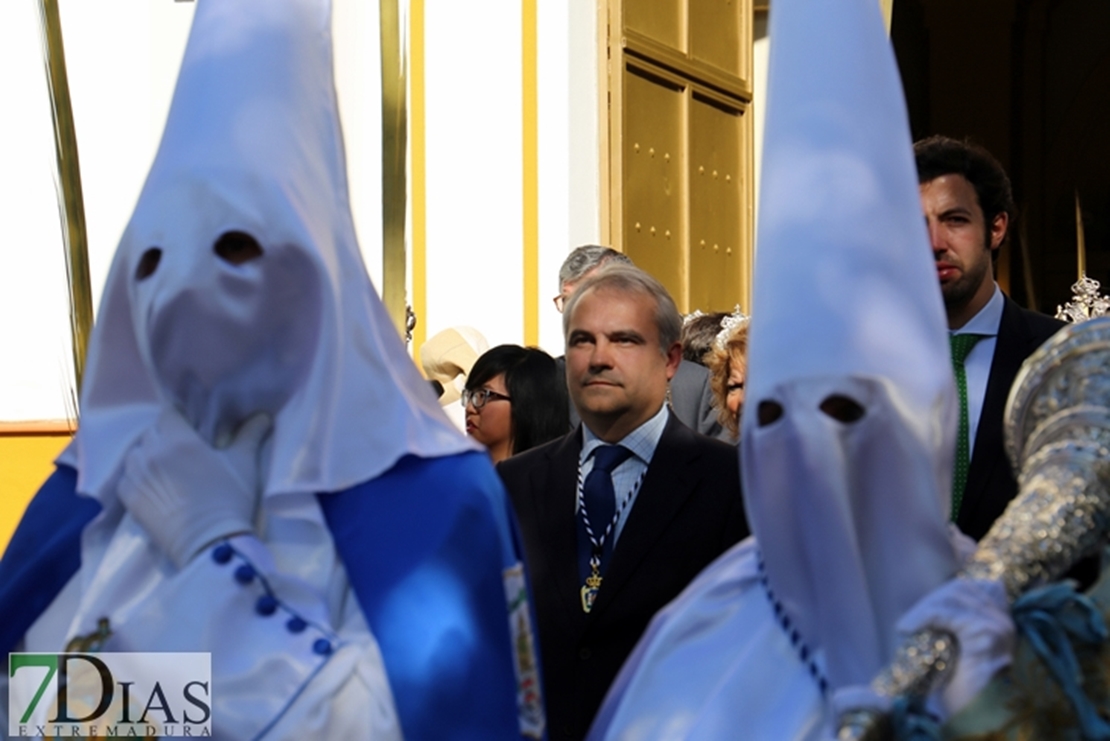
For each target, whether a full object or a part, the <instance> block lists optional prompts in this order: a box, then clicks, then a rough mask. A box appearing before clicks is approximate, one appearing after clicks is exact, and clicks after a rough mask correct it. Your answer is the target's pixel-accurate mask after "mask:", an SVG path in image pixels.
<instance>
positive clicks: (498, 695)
mask: <svg viewBox="0 0 1110 741" xmlns="http://www.w3.org/2000/svg"><path fill="white" fill-rule="evenodd" d="M319 500H320V504H321V506H322V507H323V510H324V516H325V517H326V519H327V522H328V526H329V527H330V528H331V531H332V536H333V537H334V539H335V545H336V548H337V549H338V551H339V554H340V556H341V557H342V559H343V563H344V565H345V566H346V568H347V574H348V577H349V578H350V581H351V586H352V587H353V588H354V590H355V593H356V594H357V595H358V600H359V604H360V605H361V606H362V611H363V614H364V615H365V616H366V620H367V622H368V623H369V624H370V629H371V631H373V633H374V636H375V637H376V638H377V640H378V645H379V646H380V647H381V650H382V657H383V658H384V659H385V666H386V671H387V673H388V675H389V683H390V685H391V687H392V688H393V699H394V702H395V703H396V706H397V712H398V714H399V715H400V718H401V730H402V731H403V732H404V734H405V738H406V739H408V741H413V739H475V741H477V740H478V739H483V740H484V739H509V738H512V739H519V738H520V726H519V723H518V717H519V713H518V709H517V706H516V696H517V683H516V678H515V673H514V669H513V656H512V642H511V641H510V636H509V617H508V608H507V603H506V595H505V586H504V583H503V581H502V572H503V570H505V569H509V568H512V567H513V566H514V565H515V564H518V563H520V561H521V558H520V556H519V555H518V554H519V551H518V550H517V549H516V545H515V541H514V536H513V528H514V527H515V525H514V523H513V519H512V516H511V514H510V511H509V508H508V507H509V505H508V499H507V497H506V495H505V494H504V489H503V487H502V484H501V481H500V479H498V478H497V475H496V473H495V472H494V470H493V467H492V466H491V465H490V462H489V458H488V456H487V455H486V454H485V453H482V452H473V453H464V454H461V455H455V456H449V457H446V458H433V459H420V458H416V457H413V456H407V457H405V458H402V459H401V460H400V461H399V462H398V463H397V464H396V465H395V466H394V467H393V468H392V469H391V470H389V471H387V472H386V473H385V474H383V475H382V476H379V477H378V478H376V479H373V480H371V481H367V482H365V483H363V484H359V485H358V486H355V487H353V488H351V489H348V490H346V491H343V492H339V493H337V494H325V495H321V496H320V497H319ZM532 625H535V622H534V620H533V622H532Z"/></svg>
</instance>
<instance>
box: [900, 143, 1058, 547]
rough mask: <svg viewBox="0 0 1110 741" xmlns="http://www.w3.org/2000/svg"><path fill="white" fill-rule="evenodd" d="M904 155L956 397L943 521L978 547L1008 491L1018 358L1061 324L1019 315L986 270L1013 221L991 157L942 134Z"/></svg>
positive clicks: (1004, 182) (1006, 186)
mask: <svg viewBox="0 0 1110 741" xmlns="http://www.w3.org/2000/svg"><path fill="white" fill-rule="evenodd" d="M914 154H915V157H916V160H917V173H918V182H919V183H920V186H921V203H922V208H923V210H924V212H925V222H926V224H927V226H928V229H929V239H930V242H931V244H932V248H933V255H934V258H935V260H936V266H937V277H938V279H939V280H940V285H941V292H942V293H943V296H944V306H945V310H946V312H947V314H948V329H949V333H950V335H951V337H950V339H951V340H952V348H953V369H954V372H955V374H956V385H957V390H958V391H959V392H960V395H961V397H962V398H961V405H962V408H961V422H960V436H961V438H962V440H961V442H959V443H957V445H958V447H957V455H956V467H955V468H956V475H955V479H954V481H953V492H952V497H953V502H952V519H953V521H954V522H956V524H957V525H958V526H959V528H960V529H961V530H962V531H963V532H964V533H966V534H967V535H969V536H971V537H972V538H975V539H976V540H978V539H979V538H982V537H983V536H984V535H985V534H986V533H987V531H988V530H989V529H990V527H991V525H992V524H993V523H994V521H995V519H997V518H998V516H999V515H1000V514H1002V511H1003V510H1004V509H1005V508H1006V505H1007V504H1008V503H1009V502H1010V500H1011V499H1013V498H1014V496H1015V495H1016V494H1017V482H1016V480H1015V478H1014V472H1013V471H1012V470H1011V467H1010V462H1009V460H1008V459H1007V458H1006V454H1005V451H1004V450H1003V446H1002V415H1003V409H1004V407H1005V405H1006V398H1007V396H1008V395H1009V393H1010V386H1011V384H1012V383H1013V381H1014V377H1015V376H1016V375H1017V372H1018V369H1019V368H1020V367H1021V364H1022V362H1023V361H1024V360H1025V358H1027V357H1028V356H1029V355H1030V354H1031V353H1032V352H1033V351H1034V350H1036V349H1037V347H1039V346H1040V345H1041V343H1042V342H1044V341H1045V340H1046V339H1048V338H1049V337H1051V336H1052V335H1053V334H1054V333H1055V332H1056V330H1058V329H1059V328H1060V327H1062V326H1063V322H1060V321H1057V320H1056V319H1052V318H1050V317H1048V316H1045V315H1043V314H1038V313H1037V312H1034V311H1028V310H1026V309H1023V308H1021V307H1020V306H1018V305H1017V303H1015V302H1014V301H1012V300H1011V299H1010V298H1009V297H1007V296H1006V295H1005V294H1003V293H1002V291H1001V290H1000V289H999V288H998V285H997V284H996V283H995V282H994V273H993V269H992V264H993V261H994V260H995V259H996V258H997V255H998V249H999V247H1000V246H1001V245H1002V243H1003V242H1004V241H1005V239H1006V233H1007V231H1008V229H1009V226H1010V223H1011V221H1012V220H1013V214H1014V202H1013V196H1012V195H1011V190H1010V180H1009V178H1008V177H1007V176H1006V173H1005V171H1004V170H1003V169H1002V166H1001V165H999V164H998V162H997V160H995V159H994V157H992V156H991V154H990V153H989V152H987V151H986V150H985V149H983V148H982V147H979V146H977V145H975V144H971V143H969V142H961V141H956V140H954V139H949V138H947V137H942V136H934V137H930V138H928V139H924V140H922V141H919V142H917V143H916V144H915V145H914ZM961 335H963V336H964V337H962V338H961V337H960V336H961ZM960 356H963V360H962V362H961V361H960ZM961 365H962V368H961V367H960V366H961ZM961 375H962V376H963V378H961ZM960 445H966V448H965V450H964V452H961V450H960V448H959V446H960ZM962 456H966V457H963V458H962Z"/></svg>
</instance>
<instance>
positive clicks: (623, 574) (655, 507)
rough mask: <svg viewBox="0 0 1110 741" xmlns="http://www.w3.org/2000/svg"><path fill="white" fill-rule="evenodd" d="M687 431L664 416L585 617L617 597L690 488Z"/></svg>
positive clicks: (693, 454)
mask: <svg viewBox="0 0 1110 741" xmlns="http://www.w3.org/2000/svg"><path fill="white" fill-rule="evenodd" d="M693 435H694V433H693V432H691V431H690V429H689V428H687V427H686V426H685V425H683V424H682V423H681V422H680V421H678V418H677V417H675V415H674V414H673V413H672V414H670V415H669V417H668V419H667V426H666V428H665V429H664V430H663V435H662V437H660V438H659V444H658V445H657V446H656V448H655V453H654V454H653V455H652V458H651V465H650V466H648V471H647V475H646V476H645V477H644V483H643V484H642V485H641V488H640V493H639V494H637V496H636V503H635V504H634V505H633V506H632V511H631V512H629V514H628V521H627V522H625V525H624V529H623V530H622V531H621V536H620V539H619V540H617V543H616V548H615V549H614V551H613V560H612V561H611V562H610V564H609V568H608V569H606V571H605V575H604V580H603V581H602V585H601V590H600V591H599V592H598V595H597V602H596V603H594V608H593V610H592V611H591V613H590V618H591V619H593V618H595V617H596V616H597V614H598V613H601V612H604V611H605V609H606V607H607V606H608V605H609V604H610V603H611V602H613V601H614V600H616V599H619V598H620V593H621V590H622V589H623V588H624V587H625V586H627V585H628V583H629V582H630V581H631V579H632V577H633V575H635V573H636V571H637V569H638V568H639V566H640V563H641V562H642V561H643V560H644V557H645V556H646V555H647V554H648V553H649V552H650V551H651V549H652V548H653V547H654V545H655V543H656V542H657V541H658V540H659V538H660V537H661V536H662V535H663V533H664V532H666V530H667V528H669V527H670V526H671V524H672V522H673V520H674V517H675V515H676V514H677V513H678V511H679V509H681V508H682V505H683V504H685V502H686V499H687V498H688V497H689V496H690V492H691V491H693V488H694V481H695V478H696V477H693V476H687V475H685V474H686V473H687V470H688V467H689V466H690V463H691V462H692V461H693V460H694V459H695V458H696V457H697V450H696V448H695V447H694V446H692V445H691V444H690V443H691V442H692V441H693Z"/></svg>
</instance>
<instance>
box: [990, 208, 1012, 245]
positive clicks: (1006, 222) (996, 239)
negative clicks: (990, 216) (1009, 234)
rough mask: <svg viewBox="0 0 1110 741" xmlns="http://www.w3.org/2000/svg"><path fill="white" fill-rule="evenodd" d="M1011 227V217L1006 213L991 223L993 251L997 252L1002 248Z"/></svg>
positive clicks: (996, 217)
mask: <svg viewBox="0 0 1110 741" xmlns="http://www.w3.org/2000/svg"><path fill="white" fill-rule="evenodd" d="M1009 226H1010V215H1009V214H1007V213H1006V212H1005V211H1003V212H1002V213H1000V214H998V215H997V216H995V217H994V221H992V222H991V230H990V235H991V243H990V248H991V249H992V250H997V249H998V248H999V247H1001V246H1002V240H1004V239H1005V238H1006V229H1008V228H1009Z"/></svg>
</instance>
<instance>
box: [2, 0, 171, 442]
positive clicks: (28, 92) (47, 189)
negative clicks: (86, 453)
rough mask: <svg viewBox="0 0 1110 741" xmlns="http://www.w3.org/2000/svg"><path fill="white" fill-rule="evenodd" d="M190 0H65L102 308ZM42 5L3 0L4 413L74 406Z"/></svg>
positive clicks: (11, 417) (21, 416) (8, 417)
mask: <svg viewBox="0 0 1110 741" xmlns="http://www.w3.org/2000/svg"><path fill="white" fill-rule="evenodd" d="M192 12H193V6H192V4H191V3H173V2H150V0H113V2H112V3H108V4H104V3H88V2H86V1H85V0H61V2H60V3H59V14H60V17H61V19H62V33H63V38H64V43H65V51H66V62H67V64H66V67H67V72H68V75H69V87H70V95H71V99H72V103H73V115H74V125H75V127H76V130H77V147H78V152H79V159H80V164H81V179H82V188H83V192H84V204H85V222H86V226H87V230H88V249H89V267H90V274H91V281H92V289H93V299H94V307H95V304H96V303H98V302H99V298H100V291H101V287H102V286H103V284H104V280H105V278H106V277H107V273H108V267H109V265H110V263H111V259H112V255H113V253H114V252H115V248H116V243H117V242H118V240H119V237H120V235H121V234H122V232H123V228H124V226H125V225H126V223H127V220H128V218H129V217H130V215H131V208H132V206H133V205H134V203H135V200H136V199H137V197H138V194H139V190H140V188H141V187H142V183H143V179H144V178H145V177H146V171H147V169H148V167H149V165H150V162H151V161H152V160H153V157H154V152H155V149H156V148H157V144H158V138H159V136H160V133H161V128H162V123H163V121H164V120H165V116H166V112H167V111H168V109H169V101H170V95H171V93H172V86H173V81H174V79H175V77H176V74H177V66H178V64H179V62H180V59H181V54H182V52H183V51H184V44H185V38H186V34H187V32H188V26H189V22H190V20H191V18H192ZM39 39H40V31H39V21H38V15H37V8H36V4H35V3H33V2H26V1H21V2H12V3H3V4H2V5H0V67H2V68H3V69H4V72H5V73H4V75H3V76H0V100H4V101H5V105H4V109H5V111H6V116H5V124H4V131H3V134H4V135H3V136H2V137H0V152H2V155H0V156H2V163H3V164H2V170H0V172H2V175H0V204H2V205H0V208H2V209H3V212H2V214H3V215H2V218H3V223H4V225H5V232H6V236H7V239H8V240H9V243H8V246H7V247H6V248H5V249H3V250H0V347H2V348H3V351H4V357H5V362H4V363H3V364H0V365H2V367H0V421H3V422H10V421H22V420H28V419H57V418H63V417H66V416H68V412H69V411H70V410H71V409H72V403H71V401H70V398H71V394H72V389H73V381H72V359H71V355H70V349H69V323H68V298H67V293H66V288H65V286H66V276H65V263H64V255H63V247H62V241H61V240H62V238H61V226H60V222H59V216H58V207H57V197H56V195H55V191H54V186H53V184H52V179H53V176H54V172H55V165H54V142H53V129H52V124H51V121H50V107H49V105H50V104H49V98H48V94H47V87H46V85H47V83H46V74H45V71H44V62H43V54H42V49H41V47H40V42H39Z"/></svg>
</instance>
